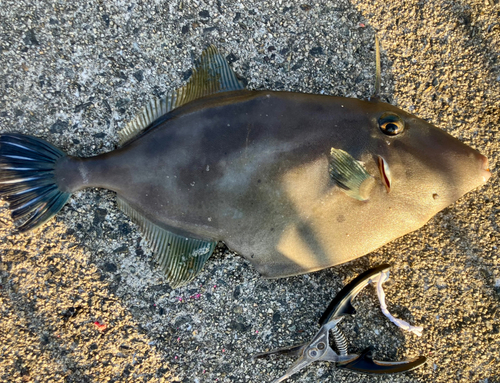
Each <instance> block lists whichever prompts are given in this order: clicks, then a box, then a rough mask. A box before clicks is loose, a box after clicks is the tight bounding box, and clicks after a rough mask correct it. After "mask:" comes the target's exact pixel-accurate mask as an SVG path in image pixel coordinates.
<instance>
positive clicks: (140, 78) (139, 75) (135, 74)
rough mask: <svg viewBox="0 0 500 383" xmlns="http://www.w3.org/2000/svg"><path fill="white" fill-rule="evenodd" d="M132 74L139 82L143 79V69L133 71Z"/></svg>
mask: <svg viewBox="0 0 500 383" xmlns="http://www.w3.org/2000/svg"><path fill="white" fill-rule="evenodd" d="M133 76H134V77H135V79H136V80H137V81H139V82H141V81H142V80H144V71H143V70H138V71H137V72H135V73H134V74H133Z"/></svg>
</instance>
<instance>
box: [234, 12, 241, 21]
mask: <svg viewBox="0 0 500 383" xmlns="http://www.w3.org/2000/svg"><path fill="white" fill-rule="evenodd" d="M239 19H241V13H240V12H236V15H235V16H234V19H233V21H234V22H236V21H238V20H239Z"/></svg>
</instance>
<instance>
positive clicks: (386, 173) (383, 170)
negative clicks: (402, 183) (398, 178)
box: [377, 156, 392, 193]
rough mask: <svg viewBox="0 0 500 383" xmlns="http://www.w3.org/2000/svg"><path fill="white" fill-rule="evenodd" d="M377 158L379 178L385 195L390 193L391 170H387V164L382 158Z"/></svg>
mask: <svg viewBox="0 0 500 383" xmlns="http://www.w3.org/2000/svg"><path fill="white" fill-rule="evenodd" d="M377 157H378V170H379V172H380V178H381V179H382V183H383V184H384V186H385V190H386V191H387V193H389V192H390V191H391V183H392V180H391V170H390V168H389V164H388V163H387V161H386V160H384V158H383V157H382V156H377Z"/></svg>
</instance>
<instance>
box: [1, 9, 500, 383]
mask: <svg viewBox="0 0 500 383" xmlns="http://www.w3.org/2000/svg"><path fill="white" fill-rule="evenodd" d="M250 3H254V4H253V5H249V4H250ZM374 30H378V31H379V34H380V38H381V41H382V48H383V57H382V59H383V67H384V69H383V84H382V86H383V93H384V97H385V98H386V99H387V100H389V101H390V102H392V103H394V104H397V105H399V106H400V107H402V108H403V109H405V110H408V111H411V112H413V113H414V114H416V115H417V116H419V117H422V118H424V119H427V120H429V121H431V122H432V123H434V124H436V125H437V126H439V127H440V128H442V129H445V130H446V131H448V132H449V133H451V134H453V135H454V136H456V137H458V138H459V139H461V140H462V141H464V142H466V143H467V144H469V145H471V146H473V147H475V148H477V149H478V150H480V151H481V152H482V153H483V154H485V155H486V156H488V158H489V160H490V164H491V166H490V168H491V170H492V173H493V176H492V177H491V179H490V181H489V182H488V184H487V185H485V186H484V187H482V188H480V189H478V190H475V191H474V192H471V193H469V194H467V195H466V196H465V197H463V198H462V199H461V200H460V201H458V202H457V203H456V204H454V205H453V206H451V207H449V208H447V209H446V210H444V211H443V212H442V213H440V214H438V215H437V216H436V217H435V218H433V219H432V220H431V221H430V222H429V223H428V224H427V225H426V226H425V227H424V228H422V229H421V230H419V231H417V232H415V233H412V234H410V235H407V236H405V237H403V238H401V239H399V240H397V241H395V242H393V243H391V244H389V245H388V246H385V247H384V248H382V249H380V250H378V251H376V252H374V253H373V254H371V255H369V256H365V257H363V258H361V259H359V260H357V261H354V262H351V263H349V264H346V265H343V266H341V267H335V268H332V269H329V270H324V271H321V272H317V273H314V274H310V275H305V276H299V277H294V278H288V279H281V280H278V281H269V280H264V279H262V278H260V277H259V275H258V274H257V273H256V272H255V270H253V269H252V267H251V266H250V265H249V264H248V263H247V262H246V261H244V260H243V259H242V258H240V257H238V256H236V255H234V254H231V253H227V252H226V253H223V252H222V253H220V254H217V255H216V256H214V257H213V259H212V260H211V261H210V262H209V263H208V265H207V267H206V268H205V271H204V272H203V273H202V274H201V276H200V277H199V278H198V279H197V280H196V281H195V282H193V283H191V284H190V285H188V286H186V287H184V288H180V289H177V290H175V291H172V290H171V289H170V287H169V286H168V285H167V284H165V282H164V280H163V279H162V276H161V274H160V273H159V271H158V269H157V268H156V267H155V266H154V264H153V263H152V262H151V261H150V253H149V251H148V250H147V248H146V246H144V243H143V241H142V238H141V236H140V233H138V231H137V228H136V226H135V225H134V224H132V223H131V222H130V220H128V219H127V217H125V216H124V215H123V214H122V213H121V212H119V211H118V210H117V208H116V204H115V199H114V195H113V194H112V193H110V192H107V191H103V190H85V191H83V192H80V193H78V194H76V195H75V196H74V197H73V198H72V199H71V200H70V202H69V203H68V205H67V206H66V207H65V208H64V209H63V210H62V211H61V213H60V214H58V215H57V217H56V218H55V219H54V220H52V221H51V222H50V223H49V224H47V225H45V226H44V227H43V228H41V229H39V230H37V231H35V232H33V233H29V234H25V235H17V234H16V233H15V229H14V227H13V225H12V222H11V220H10V218H9V215H8V211H7V205H6V204H5V203H2V204H1V205H0V219H1V223H2V225H1V228H0V241H1V242H0V257H1V263H0V277H1V289H0V300H1V304H0V315H1V321H0V380H1V381H2V382H63V381H64V382H127V381H133V382H140V381H148V382H158V381H164V382H174V381H181V382H193V383H196V382H270V381H271V380H272V379H273V378H275V377H277V376H279V375H281V373H283V372H284V371H285V369H286V368H287V366H288V365H289V363H291V360H288V359H273V360H269V361H265V362H262V361H257V362H253V361H251V360H250V358H249V355H250V354H252V353H254V352H257V351H263V350H266V349H270V348H274V347H279V346H285V345H289V344H293V343H297V342H300V341H303V340H307V339H309V338H310V337H311V336H312V335H313V334H314V332H315V331H316V329H317V325H316V321H317V320H318V318H319V316H320V315H321V313H322V311H323V310H324V308H325V307H326V306H327V304H328V303H329V300H330V299H331V298H332V297H333V296H334V295H335V293H336V292H337V291H338V290H340V288H341V287H342V286H343V285H344V284H345V283H347V282H348V281H349V280H351V279H352V278H354V277H355V276H356V275H357V274H358V273H360V272H362V271H364V270H366V269H367V268H369V267H370V266H373V265H377V264H380V263H385V262H390V263H392V264H393V265H394V266H393V268H392V278H391V282H390V283H387V289H386V293H387V299H388V303H389V308H390V310H391V311H392V312H393V313H395V315H397V316H399V317H401V318H403V319H406V320H408V321H410V322H412V323H414V324H419V325H423V326H424V327H425V330H424V335H423V336H422V337H421V338H417V337H415V336H414V335H411V334H406V333H403V332H401V331H400V330H398V329H397V328H396V327H394V326H393V325H391V324H390V323H389V322H388V321H387V320H386V319H385V317H384V316H382V314H381V313H380V311H379V309H378V306H377V302H376V297H375V294H374V293H373V289H371V288H368V289H367V290H366V291H364V292H363V293H362V294H360V296H359V297H358V298H357V300H356V302H357V308H358V315H357V316H356V317H355V318H351V319H349V320H348V321H346V322H345V324H344V325H343V328H344V330H345V332H346V335H347V337H348V339H349V341H350V350H351V351H360V350H361V349H363V348H364V347H366V346H368V345H373V346H374V348H375V355H376V357H377V358H378V359H387V360H398V359H401V358H404V357H406V356H415V355H425V356H427V357H428V362H427V364H426V365H425V367H424V368H421V369H419V370H417V371H415V372H412V373H408V374H405V375H400V376H396V377H385V378H384V377H382V378H374V377H366V376H360V375H355V374H352V373H349V372H346V371H341V370H338V371H337V370H335V369H334V367H333V365H331V364H326V363H322V364H317V365H314V366H311V367H310V368H308V369H306V370H304V371H303V372H301V373H300V374H298V375H297V376H295V377H294V378H292V379H290V382H481V383H486V382H488V383H492V382H500V367H499V364H500V320H499V318H500V311H499V309H498V307H499V300H500V259H499V256H498V248H497V246H498V243H499V238H500V234H499V227H498V219H499V214H500V203H499V199H500V187H499V180H498V161H499V146H500V144H499V131H498V130H499V113H500V112H499V109H500V57H499V52H500V4H499V2H498V0H486V1H485V0H481V1H479V0H478V1H468V2H466V1H416V0H408V1H406V0H405V1H403V0H397V1H396V0H395V1H372V0H363V1H361V0H353V2H352V3H350V2H348V1H346V0H341V1H332V2H323V1H318V2H306V1H305V0H301V1H281V0H280V1H278V2H274V1H273V2H272V1H258V2H249V1H236V0H217V1H212V0H210V1H195V0H193V1H177V0H172V1H169V2H167V1H161V0H159V1H151V2H144V3H143V2H141V1H136V0H129V1H122V0H115V1H106V2H97V1H72V2H63V1H36V0H32V1H22V0H17V1H11V0H1V2H0V129H1V131H21V132H25V133H30V134H33V135H37V136H41V137H43V138H45V139H46V140H48V141H49V142H52V143H54V144H56V145H58V146H59V147H61V148H62V149H64V150H65V151H67V152H68V153H70V154H72V155H81V156H86V155H92V154H96V153H101V152H105V151H109V150H111V149H112V148H113V147H114V146H115V145H116V142H117V133H116V132H117V130H119V129H120V128H121V127H122V126H123V125H124V124H125V123H126V122H127V121H129V120H130V119H131V118H132V117H133V116H134V114H135V113H136V112H137V111H138V110H139V109H140V108H141V106H143V105H144V104H145V103H146V102H147V101H148V100H149V99H150V98H151V97H152V96H153V95H162V94H164V93H165V92H166V91H168V90H170V89H173V88H175V87H177V86H179V85H180V84H182V83H183V81H184V80H185V79H186V78H188V77H189V75H190V68H191V67H192V63H193V60H194V59H195V58H196V57H197V56H198V55H199V54H200V52H201V51H202V49H203V48H204V47H206V46H207V45H208V44H209V43H213V44H215V45H217V46H218V47H220V48H221V49H222V50H223V51H224V52H225V54H226V55H227V56H228V58H229V59H230V61H231V62H232V65H233V67H234V68H235V70H236V72H237V73H239V74H240V75H241V76H242V77H244V78H246V79H247V80H248V86H249V87H250V88H253V89H275V90H289V91H305V92H313V93H325V94H334V95H341V96H350V97H359V98H367V97H368V96H370V94H371V93H372V91H373V82H374V80H373V73H374V59H373V56H374V52H373V33H374Z"/></svg>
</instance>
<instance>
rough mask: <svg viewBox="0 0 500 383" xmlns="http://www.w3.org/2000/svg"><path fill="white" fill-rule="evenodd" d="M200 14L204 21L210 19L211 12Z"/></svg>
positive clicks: (205, 11)
mask: <svg viewBox="0 0 500 383" xmlns="http://www.w3.org/2000/svg"><path fill="white" fill-rule="evenodd" d="M198 14H199V15H200V17H202V18H204V19H208V18H209V17H210V12H208V11H207V10H204V11H201V12H200V13H198Z"/></svg>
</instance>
